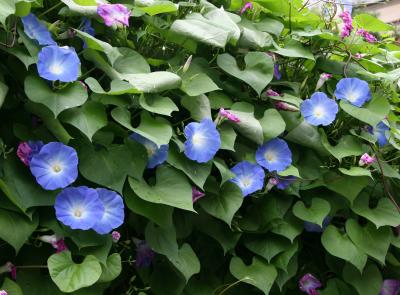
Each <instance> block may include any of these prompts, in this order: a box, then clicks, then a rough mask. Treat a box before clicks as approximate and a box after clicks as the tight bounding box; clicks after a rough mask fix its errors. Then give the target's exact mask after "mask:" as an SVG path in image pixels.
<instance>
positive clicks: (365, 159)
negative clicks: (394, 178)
mask: <svg viewBox="0 0 400 295" xmlns="http://www.w3.org/2000/svg"><path fill="white" fill-rule="evenodd" d="M375 161H376V159H375V157H371V156H370V155H368V154H367V153H365V154H363V155H362V156H361V158H360V161H359V162H358V165H359V166H364V165H371V164H372V163H374V162H375Z"/></svg>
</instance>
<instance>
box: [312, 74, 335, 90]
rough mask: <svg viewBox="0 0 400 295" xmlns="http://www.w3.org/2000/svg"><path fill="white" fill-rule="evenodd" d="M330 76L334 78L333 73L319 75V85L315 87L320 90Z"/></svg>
mask: <svg viewBox="0 0 400 295" xmlns="http://www.w3.org/2000/svg"><path fill="white" fill-rule="evenodd" d="M330 78H332V74H327V73H322V74H321V75H320V76H319V80H318V82H317V86H316V87H315V90H318V89H320V88H321V87H322V86H324V84H325V82H326V81H328V80H329V79H330Z"/></svg>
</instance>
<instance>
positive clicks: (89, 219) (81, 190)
mask: <svg viewBox="0 0 400 295" xmlns="http://www.w3.org/2000/svg"><path fill="white" fill-rule="evenodd" d="M54 208H55V210H56V217H57V219H58V220H59V221H61V222H62V223H63V224H65V225H67V226H69V227H70V228H72V229H82V230H88V229H90V228H92V227H93V226H94V225H95V224H96V223H98V222H99V220H101V219H102V217H103V215H104V212H105V210H104V206H103V203H102V201H101V200H100V198H99V195H98V193H97V191H96V190H95V189H92V188H88V187H86V186H80V187H68V188H65V189H64V190H63V191H62V192H61V193H59V194H58V195H57V197H56V201H55V204H54Z"/></svg>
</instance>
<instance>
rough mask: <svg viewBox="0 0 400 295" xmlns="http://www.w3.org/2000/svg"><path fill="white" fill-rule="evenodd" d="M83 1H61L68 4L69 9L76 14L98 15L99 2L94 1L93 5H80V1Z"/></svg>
mask: <svg viewBox="0 0 400 295" xmlns="http://www.w3.org/2000/svg"><path fill="white" fill-rule="evenodd" d="M75 1H76V2H75ZM81 1H82V0H61V2H63V3H64V4H65V5H67V6H68V9H69V10H70V11H71V12H74V13H75V14H79V15H88V16H94V15H97V5H96V4H97V3H93V4H92V5H80V4H79V3H80V2H81ZM89 1H90V0H88V2H89Z"/></svg>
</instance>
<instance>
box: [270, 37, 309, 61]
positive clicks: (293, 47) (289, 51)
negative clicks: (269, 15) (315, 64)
mask: <svg viewBox="0 0 400 295" xmlns="http://www.w3.org/2000/svg"><path fill="white" fill-rule="evenodd" d="M274 46H275V48H276V49H275V50H271V51H273V52H275V53H277V54H279V55H283V56H287V57H301V58H306V59H310V60H315V58H314V55H313V54H312V52H311V50H310V48H307V47H304V46H303V44H302V43H301V42H299V41H296V40H294V39H290V40H289V42H287V43H286V45H285V47H284V48H281V47H279V46H278V45H277V44H276V43H274Z"/></svg>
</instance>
